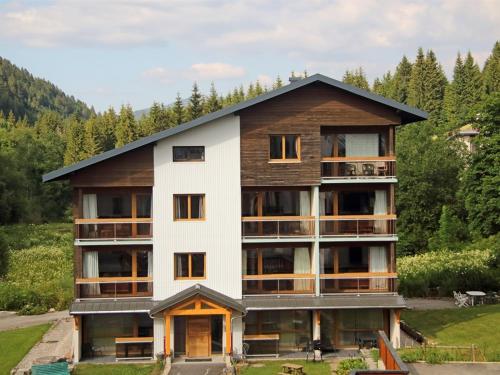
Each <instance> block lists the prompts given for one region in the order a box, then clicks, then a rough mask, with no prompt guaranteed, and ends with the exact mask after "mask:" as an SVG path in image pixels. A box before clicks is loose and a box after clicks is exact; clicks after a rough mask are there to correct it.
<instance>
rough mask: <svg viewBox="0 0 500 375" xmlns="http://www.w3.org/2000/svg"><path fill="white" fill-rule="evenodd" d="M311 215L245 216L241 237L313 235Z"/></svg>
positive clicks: (312, 218)
mask: <svg viewBox="0 0 500 375" xmlns="http://www.w3.org/2000/svg"><path fill="white" fill-rule="evenodd" d="M314 220H315V218H314V217H313V216H245V217H242V218H241V221H242V223H241V224H242V227H241V232H242V236H243V238H290V237H311V236H314Z"/></svg>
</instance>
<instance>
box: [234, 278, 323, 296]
mask: <svg viewBox="0 0 500 375" xmlns="http://www.w3.org/2000/svg"><path fill="white" fill-rule="evenodd" d="M314 285H315V281H314V275H312V274H274V275H243V295H247V296H248V295H265V294H314Z"/></svg>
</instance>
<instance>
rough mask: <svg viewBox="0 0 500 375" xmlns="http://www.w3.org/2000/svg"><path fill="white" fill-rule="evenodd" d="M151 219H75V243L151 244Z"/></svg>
mask: <svg viewBox="0 0 500 375" xmlns="http://www.w3.org/2000/svg"><path fill="white" fill-rule="evenodd" d="M152 237H153V219H152V218H113V219H75V239H76V241H77V243H79V244H84V243H89V244H95V243H96V242H99V241H107V242H109V241H114V242H127V243H131V242H133V243H145V244H149V243H151V239H152Z"/></svg>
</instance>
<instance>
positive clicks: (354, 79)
mask: <svg viewBox="0 0 500 375" xmlns="http://www.w3.org/2000/svg"><path fill="white" fill-rule="evenodd" d="M342 81H343V82H344V83H347V84H349V85H353V86H356V87H359V88H361V89H364V90H368V91H369V90H370V87H369V85H368V80H367V79H366V75H365V72H364V71H363V68H362V67H359V68H357V69H355V70H353V71H350V70H346V72H345V73H344V76H343V77H342Z"/></svg>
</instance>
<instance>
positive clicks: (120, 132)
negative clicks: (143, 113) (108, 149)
mask: <svg viewBox="0 0 500 375" xmlns="http://www.w3.org/2000/svg"><path fill="white" fill-rule="evenodd" d="M115 134H116V144H115V147H122V146H125V145H126V144H128V143H130V142H133V141H135V140H136V139H137V138H138V136H139V135H138V131H137V124H136V121H135V117H134V111H132V107H131V106H130V105H122V107H121V109H120V116H118V124H117V127H116V131H115Z"/></svg>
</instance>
